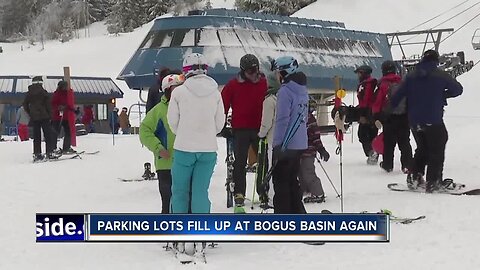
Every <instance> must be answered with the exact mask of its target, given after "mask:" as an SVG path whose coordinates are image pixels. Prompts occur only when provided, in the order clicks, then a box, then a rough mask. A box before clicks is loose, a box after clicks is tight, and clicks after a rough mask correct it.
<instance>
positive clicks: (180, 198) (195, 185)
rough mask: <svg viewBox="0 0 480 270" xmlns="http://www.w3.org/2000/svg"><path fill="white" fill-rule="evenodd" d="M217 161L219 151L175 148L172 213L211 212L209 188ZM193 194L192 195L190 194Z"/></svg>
mask: <svg viewBox="0 0 480 270" xmlns="http://www.w3.org/2000/svg"><path fill="white" fill-rule="evenodd" d="M216 162H217V153H216V152H208V153H190V152H184V151H179V150H175V152H174V154H173V165H172V199H171V210H172V211H171V213H179V214H186V213H188V212H189V209H191V213H195V214H204V213H210V200H209V198H208V188H209V186H210V180H211V178H212V175H213V169H214V167H215V164H216ZM190 194H191V195H190Z"/></svg>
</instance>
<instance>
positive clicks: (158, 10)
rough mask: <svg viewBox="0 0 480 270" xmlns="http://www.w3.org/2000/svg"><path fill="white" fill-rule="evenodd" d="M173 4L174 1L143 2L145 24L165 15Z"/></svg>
mask: <svg viewBox="0 0 480 270" xmlns="http://www.w3.org/2000/svg"><path fill="white" fill-rule="evenodd" d="M173 4H174V0H144V6H143V8H144V9H145V13H146V15H147V16H146V18H145V23H147V22H149V21H151V20H153V19H155V18H157V17H158V16H161V15H163V14H165V13H167V12H168V10H169V9H170V7H171V6H172V5H173Z"/></svg>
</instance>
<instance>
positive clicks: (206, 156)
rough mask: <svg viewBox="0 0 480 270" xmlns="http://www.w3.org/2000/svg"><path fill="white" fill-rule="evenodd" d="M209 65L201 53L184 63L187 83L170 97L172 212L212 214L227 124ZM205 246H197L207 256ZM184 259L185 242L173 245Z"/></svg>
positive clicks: (197, 249) (202, 254)
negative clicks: (211, 196) (220, 144)
mask: <svg viewBox="0 0 480 270" xmlns="http://www.w3.org/2000/svg"><path fill="white" fill-rule="evenodd" d="M207 72H208V65H207V61H206V59H205V57H204V56H203V55H202V54H199V53H193V54H190V55H187V56H186V57H185V59H184V61H183V73H184V75H185V78H186V80H185V82H184V83H183V85H181V86H179V87H177V88H176V89H175V91H173V92H172V94H171V99H170V104H169V106H168V111H167V120H168V124H169V125H170V128H171V129H172V132H173V133H174V134H175V135H176V138H175V142H174V145H173V149H174V153H173V155H174V157H175V158H174V159H173V164H172V199H171V210H172V213H181V214H186V213H189V211H190V212H191V213H193V214H206V213H210V206H211V203H210V200H209V198H208V189H209V186H210V180H211V178H212V175H213V169H214V167H215V163H216V161H217V150H218V145H217V134H218V133H219V132H220V131H222V129H223V126H224V124H225V115H224V113H223V110H224V109H223V104H222V97H221V95H220V92H219V91H218V84H217V82H215V80H214V79H212V78H211V77H209V76H207ZM205 246H206V243H202V244H199V245H195V254H196V255H198V256H201V257H204V250H205ZM174 249H175V253H176V255H177V257H179V256H185V243H176V244H175V245H174Z"/></svg>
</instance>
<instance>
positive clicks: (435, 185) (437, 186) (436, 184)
mask: <svg viewBox="0 0 480 270" xmlns="http://www.w3.org/2000/svg"><path fill="white" fill-rule="evenodd" d="M441 190H443V186H442V181H441V180H436V181H427V184H426V185H425V192H426V193H433V192H435V191H441Z"/></svg>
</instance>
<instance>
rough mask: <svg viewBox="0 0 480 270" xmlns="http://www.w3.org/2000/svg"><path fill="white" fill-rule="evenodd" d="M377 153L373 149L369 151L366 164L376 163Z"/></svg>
mask: <svg viewBox="0 0 480 270" xmlns="http://www.w3.org/2000/svg"><path fill="white" fill-rule="evenodd" d="M378 156H379V155H378V153H377V152H375V151H371V152H370V154H369V155H368V158H367V164H368V165H376V164H377V163H378Z"/></svg>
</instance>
